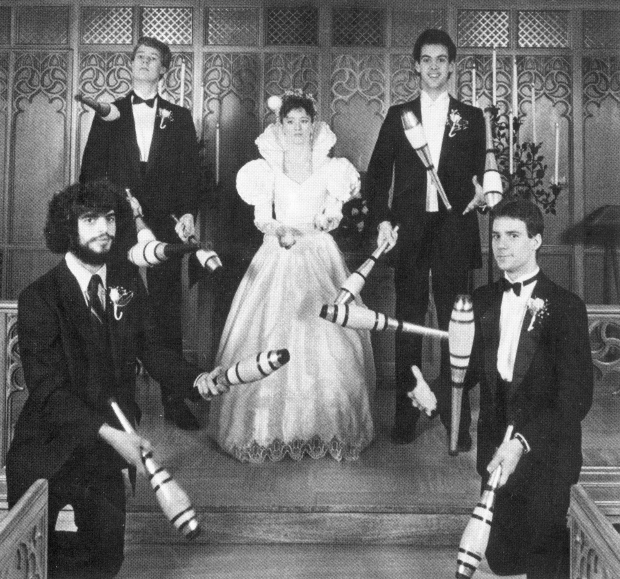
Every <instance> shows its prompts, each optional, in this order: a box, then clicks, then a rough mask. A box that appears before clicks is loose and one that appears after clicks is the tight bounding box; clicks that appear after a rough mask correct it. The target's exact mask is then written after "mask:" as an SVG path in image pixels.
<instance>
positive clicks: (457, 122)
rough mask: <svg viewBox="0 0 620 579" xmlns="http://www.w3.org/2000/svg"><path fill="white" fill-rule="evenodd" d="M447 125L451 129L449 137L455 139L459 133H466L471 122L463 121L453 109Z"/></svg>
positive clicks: (459, 114)
mask: <svg viewBox="0 0 620 579" xmlns="http://www.w3.org/2000/svg"><path fill="white" fill-rule="evenodd" d="M447 124H448V126H449V127H450V132H449V133H448V137H454V135H456V132H457V131H465V130H466V129H467V128H468V127H469V121H466V120H465V119H463V117H461V113H459V112H458V111H457V110H456V109H452V110H451V111H450V113H449V114H448V121H447Z"/></svg>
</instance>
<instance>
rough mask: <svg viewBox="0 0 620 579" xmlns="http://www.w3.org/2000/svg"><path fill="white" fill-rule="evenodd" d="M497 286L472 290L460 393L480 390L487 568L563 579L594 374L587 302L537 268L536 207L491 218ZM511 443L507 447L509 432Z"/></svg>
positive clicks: (512, 205)
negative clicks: (490, 505) (471, 331)
mask: <svg viewBox="0 0 620 579" xmlns="http://www.w3.org/2000/svg"><path fill="white" fill-rule="evenodd" d="M491 218H492V227H493V230H492V231H493V232H492V245H493V254H494V256H495V260H496V261H497V265H498V266H499V268H500V269H501V270H502V271H503V272H504V277H503V278H501V279H500V280H499V281H497V282H495V283H493V284H491V285H487V286H484V287H481V288H479V289H477V290H476V291H475V292H474V295H473V302H474V319H475V325H476V334H475V338H474V345H473V349H472V353H471V358H470V363H469V369H468V373H467V376H466V380H465V387H466V388H471V387H473V386H475V384H477V383H480V417H479V421H478V458H477V468H478V472H479V474H480V475H481V476H482V482H483V484H484V483H486V481H487V480H488V478H489V474H490V473H491V472H493V471H494V470H495V468H497V467H498V466H501V467H502V476H501V480H500V486H501V488H500V489H499V491H498V493H497V499H496V503H495V511H494V515H493V525H492V526H491V536H490V539H489V544H488V547H487V551H486V557H487V561H488V563H489V566H490V567H491V569H492V570H493V572H495V573H497V574H499V575H518V574H522V573H525V574H527V577H528V579H568V578H569V563H570V559H569V544H570V543H569V532H568V529H567V526H566V513H567V511H568V506H569V500H570V487H571V485H573V484H575V483H576V482H577V480H578V478H579V471H580V469H581V464H582V454H581V421H582V420H583V419H584V417H585V416H586V414H587V413H588V410H589V409H590V406H591V404H592V387H593V384H592V383H593V366H592V356H591V351H590V342H589V339H588V319H587V313H586V308H585V305H584V303H583V302H582V301H581V299H579V298H578V297H577V296H575V295H573V294H572V293H570V292H568V291H567V290H565V289H563V288H561V287H559V286H557V285H556V284H555V283H553V282H552V281H550V280H549V278H547V276H545V274H544V273H543V272H542V271H541V270H540V268H539V267H538V264H537V252H538V249H539V248H540V246H541V244H542V234H543V227H544V223H543V217H542V214H541V212H540V209H539V208H538V207H537V206H536V205H534V204H533V203H531V202H529V201H526V200H523V199H506V200H504V201H502V202H501V203H499V204H498V205H496V206H495V208H494V209H493V213H492V217H491ZM508 424H512V425H513V428H514V430H513V437H512V439H511V440H509V441H506V442H503V438H504V433H505V431H506V428H507V425H508Z"/></svg>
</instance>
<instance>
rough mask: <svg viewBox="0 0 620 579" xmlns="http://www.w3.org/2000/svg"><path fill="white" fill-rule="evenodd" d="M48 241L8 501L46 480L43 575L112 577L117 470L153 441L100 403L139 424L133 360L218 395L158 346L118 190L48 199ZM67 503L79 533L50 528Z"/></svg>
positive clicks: (25, 304)
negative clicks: (48, 264)
mask: <svg viewBox="0 0 620 579" xmlns="http://www.w3.org/2000/svg"><path fill="white" fill-rule="evenodd" d="M132 230H133V235H132ZM45 237H46V241H47V245H48V248H49V249H50V250H51V251H53V252H55V253H62V254H64V258H63V259H62V261H61V262H60V263H59V264H58V265H57V266H55V267H54V268H53V269H51V270H50V271H48V272H47V273H46V274H45V275H43V276H42V277H40V278H39V279H37V280H36V281H35V282H34V283H32V284H31V285H30V286H28V287H27V288H26V289H25V290H24V291H23V292H22V293H21V295H20V296H19V306H18V307H19V309H18V335H19V347H20V353H21V359H22V363H23V368H24V377H25V380H26V385H27V388H28V399H27V401H26V403H25V405H24V408H23V410H22V411H21V413H20V416H19V419H18V421H17V425H16V428H15V436H14V439H13V441H12V444H11V447H10V449H9V452H8V456H7V464H6V474H7V483H8V501H9V506H13V505H14V504H15V503H16V502H17V501H18V500H19V498H20V497H21V496H22V495H23V494H24V493H25V492H26V490H27V489H28V488H29V487H30V485H31V484H32V483H33V482H34V481H35V480H37V479H39V478H44V479H47V480H48V482H49V537H50V541H49V576H50V577H63V578H65V577H80V578H87V577H98V578H99V577H114V576H115V575H116V574H117V573H118V571H119V570H120V567H121V564H122V561H123V545H124V532H125V485H124V480H123V474H122V470H123V469H125V468H127V467H128V466H130V467H131V469H137V470H138V471H140V472H144V470H143V466H142V461H141V451H140V449H141V448H145V449H149V448H151V445H150V443H149V441H148V440H146V439H144V438H142V437H141V436H139V435H137V434H129V433H126V432H125V431H123V430H122V428H121V426H120V424H119V423H118V421H117V419H116V417H115V415H114V413H113V411H112V410H111V408H110V407H109V405H108V399H109V398H110V397H114V398H116V400H117V401H118V403H119V405H120V407H121V409H122V410H123V412H124V413H125V414H126V416H127V417H128V419H129V420H130V421H131V422H132V423H133V424H137V423H138V422H139V420H140V410H139V408H138V406H137V404H136V401H135V390H136V359H140V360H141V361H142V363H143V364H144V366H145V367H146V369H147V370H148V372H149V374H150V375H151V376H153V377H154V378H155V379H156V380H168V381H169V382H170V383H171V384H174V388H175V392H176V396H178V398H179V399H181V400H182V399H183V398H194V399H195V398H199V397H200V396H203V397H205V398H206V397H208V396H209V395H215V394H219V393H220V391H224V390H225V389H223V388H222V387H221V386H220V385H216V384H215V382H214V380H213V377H214V376H215V375H216V373H217V372H218V370H217V369H216V370H214V371H213V372H212V373H210V374H209V373H206V372H203V370H202V369H201V368H199V367H197V366H194V365H192V364H190V363H188V362H186V361H185V360H183V359H182V358H181V357H180V356H179V354H178V353H176V352H174V351H172V350H170V349H167V348H166V347H164V345H163V344H164V341H163V339H162V337H161V333H160V331H159V330H158V327H157V325H156V323H155V320H154V317H153V315H152V313H151V311H150V303H149V299H148V298H147V295H146V291H145V288H144V285H143V283H142V280H141V278H140V275H139V273H138V269H137V268H136V267H135V266H133V265H132V264H130V263H129V262H128V261H127V258H126V246H125V247H123V243H122V240H123V239H131V238H132V237H133V238H134V239H135V227H134V226H133V219H132V213H131V209H130V206H129V203H128V201H127V200H126V199H125V196H124V193H123V192H122V190H120V189H119V188H117V187H116V186H114V185H112V184H111V183H109V182H108V181H95V182H91V183H88V184H83V185H81V184H76V185H71V186H70V187H68V188H66V189H65V190H64V191H61V192H60V193H58V194H57V195H55V196H54V197H53V199H52V200H51V202H50V205H49V212H48V217H47V223H46V227H45ZM131 469H130V473H131V474H135V472H136V471H135V470H133V472H132V471H131ZM131 478H133V477H131ZM66 505H71V506H72V507H73V511H74V516H75V525H76V527H77V532H76V533H62V532H59V531H55V525H56V520H57V517H58V513H59V511H60V510H61V509H62V508H63V507H65V506H66Z"/></svg>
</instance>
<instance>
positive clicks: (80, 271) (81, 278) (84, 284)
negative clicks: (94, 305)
mask: <svg viewBox="0 0 620 579" xmlns="http://www.w3.org/2000/svg"><path fill="white" fill-rule="evenodd" d="M65 261H66V262H67V267H68V268H69V271H70V272H71V273H72V274H73V276H74V277H75V279H77V282H78V283H79V284H80V289H81V290H82V296H83V297H84V301H85V302H86V305H87V306H89V305H90V304H89V303H88V284H89V283H90V278H91V277H92V276H93V275H98V276H99V277H100V278H101V283H102V284H103V286H99V300H100V301H101V305H102V307H103V309H104V310H105V303H106V299H105V298H106V287H107V285H106V277H107V271H108V270H107V267H106V265H105V264H103V265H102V266H101V267H100V268H99V270H98V271H97V273H96V274H93V273H90V271H88V270H87V269H86V268H85V267H84V266H83V265H82V264H81V263H80V262H79V260H78V259H77V257H75V255H73V254H72V253H71V252H70V251H69V252H67V253H66V254H65Z"/></svg>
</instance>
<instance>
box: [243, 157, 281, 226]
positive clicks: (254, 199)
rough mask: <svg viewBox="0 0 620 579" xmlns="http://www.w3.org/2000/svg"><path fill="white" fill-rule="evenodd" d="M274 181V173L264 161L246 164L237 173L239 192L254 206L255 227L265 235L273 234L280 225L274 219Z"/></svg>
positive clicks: (259, 160)
mask: <svg viewBox="0 0 620 579" xmlns="http://www.w3.org/2000/svg"><path fill="white" fill-rule="evenodd" d="M274 180H275V175H274V172H273V170H272V169H271V167H270V166H269V163H267V161H265V160H264V159H257V160H255V161H250V162H249V163H246V164H245V165H244V166H243V167H241V169H240V170H239V172H238V173H237V192H238V193H239V196H240V197H241V199H243V200H244V201H245V202H246V203H248V204H249V205H254V225H256V228H257V229H258V230H260V231H262V232H263V233H273V232H274V231H275V229H276V228H277V227H278V226H279V225H280V223H279V222H278V221H276V220H275V219H274V218H273V209H272V208H273V190H274V182H275V181H274Z"/></svg>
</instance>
